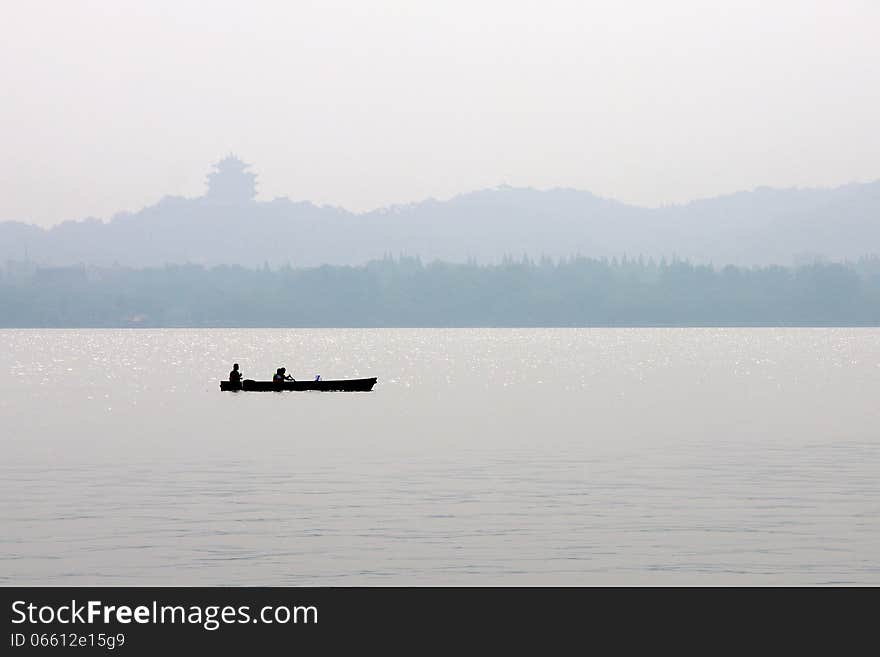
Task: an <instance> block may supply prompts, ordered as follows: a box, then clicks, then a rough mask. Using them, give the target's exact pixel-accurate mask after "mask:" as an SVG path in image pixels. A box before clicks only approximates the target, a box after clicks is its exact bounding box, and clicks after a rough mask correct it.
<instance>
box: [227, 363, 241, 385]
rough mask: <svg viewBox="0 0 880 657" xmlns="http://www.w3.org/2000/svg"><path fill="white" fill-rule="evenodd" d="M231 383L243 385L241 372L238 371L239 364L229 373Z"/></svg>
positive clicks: (234, 365)
mask: <svg viewBox="0 0 880 657" xmlns="http://www.w3.org/2000/svg"><path fill="white" fill-rule="evenodd" d="M229 383H232V384H235V385H238V384H240V383H241V372H239V370H238V363H235V364H233V366H232V371H231V372H230V373H229Z"/></svg>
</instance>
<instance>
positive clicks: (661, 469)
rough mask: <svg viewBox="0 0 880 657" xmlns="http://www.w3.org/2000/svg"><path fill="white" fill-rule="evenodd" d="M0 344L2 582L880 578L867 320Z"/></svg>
mask: <svg viewBox="0 0 880 657" xmlns="http://www.w3.org/2000/svg"><path fill="white" fill-rule="evenodd" d="M0 345H2V348H3V354H4V356H5V358H4V368H5V376H4V377H3V378H2V379H0V420H2V430H0V435H2V437H0V449H2V462H0V475H2V478H0V523H2V528H3V531H2V532H0V563H2V567H0V583H2V584H5V585H11V584H15V585H31V584H40V585H53V584H54V585H65V584H73V585H86V584H95V585H122V584H141V585H162V584H165V585H177V584H190V585H197V584H204V585H211V584H235V585H246V584H251V585H269V584H278V585H361V584H398V585H405V584H480V585H482V584H832V583H857V584H880V477H878V474H880V430H878V427H880V404H878V391H880V329H846V328H840V329H375V330H361V329H357V330H355V329H350V330H349V329H325V330H316V329H312V330H302V329H265V330H262V329H261V330H253V329H247V330H245V329H242V330H236V329H228V330H227V329H223V330H219V329H218V330H203V329H192V330H185V329H181V330H177V329H174V330H172V329H168V330H131V329H127V330H4V331H0ZM233 362H238V363H240V364H241V367H242V370H243V373H244V376H245V377H246V378H255V379H268V378H271V375H272V373H273V372H274V370H275V369H276V368H277V367H279V366H282V365H283V366H286V367H287V369H288V372H289V373H292V374H293V375H294V376H295V377H297V378H314V376H315V375H317V374H321V376H322V377H323V378H324V379H329V378H347V377H364V376H377V377H378V379H379V381H378V384H377V385H376V387H375V389H374V392H372V393H316V392H309V393H228V392H220V390H219V386H218V381H219V380H220V379H223V378H226V375H227V373H228V372H229V370H230V369H231V366H232V363H233Z"/></svg>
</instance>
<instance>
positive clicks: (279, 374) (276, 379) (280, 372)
mask: <svg viewBox="0 0 880 657" xmlns="http://www.w3.org/2000/svg"><path fill="white" fill-rule="evenodd" d="M293 380H294V379H293V377H292V376H290V375H289V374H287V370H286V369H285V368H283V367H279V368H278V369H277V370H276V371H275V376H273V377H272V383H284V382H285V381H293Z"/></svg>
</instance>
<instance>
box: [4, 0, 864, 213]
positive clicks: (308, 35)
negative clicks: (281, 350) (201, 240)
mask: <svg viewBox="0 0 880 657" xmlns="http://www.w3.org/2000/svg"><path fill="white" fill-rule="evenodd" d="M0 4H2V12H0V14H2V20H0V85H2V90H3V95H2V101H0V147H2V151H3V154H2V159H0V220H4V219H20V220H29V221H33V222H36V223H40V224H44V225H48V224H52V223H55V222H57V221H60V220H63V219H70V218H81V217H84V216H88V215H93V216H98V217H109V216H110V215H112V214H113V213H114V212H116V211H118V210H137V209H139V208H140V207H142V206H144V205H146V204H149V203H152V202H154V201H156V200H157V199H158V198H160V197H161V196H163V195H165V194H179V195H184V196H197V195H200V194H201V193H202V192H203V189H204V180H205V174H206V172H207V170H208V168H209V166H210V164H211V163H212V162H214V161H216V160H217V159H219V158H220V157H221V156H222V155H224V154H226V153H227V152H229V151H234V152H236V153H238V154H239V155H241V156H242V157H243V158H244V159H245V160H247V161H249V162H251V163H252V164H253V165H254V168H255V170H256V171H257V172H258V174H259V183H260V186H259V189H260V198H262V199H271V198H274V197H276V196H290V197H292V198H295V199H310V200H314V201H316V202H319V203H330V204H334V205H342V206H345V207H348V208H351V209H355V210H362V209H369V208H373V207H376V206H380V205H385V204H390V203H402V202H408V201H412V200H419V199H423V198H425V197H429V196H435V197H438V198H445V197H448V196H451V195H454V194H456V193H459V192H463V191H468V190H472V189H475V188H481V187H488V186H495V185H498V184H501V183H507V184H511V185H516V186H534V187H555V186H564V187H577V188H582V189H589V190H591V191H593V192H594V193H596V194H599V195H602V196H609V197H614V198H618V199H620V200H624V201H628V202H633V203H638V204H643V205H658V204H663V203H669V202H679V201H684V200H688V199H692V198H695V197H701V196H710V195H714V194H718V193H725V192H730V191H735V190H739V189H749V188H752V187H755V186H758V185H771V186H831V185H838V184H841V183H845V182H849V181H853V180H862V181H865V180H875V179H877V178H880V120H878V117H880V36H878V35H880V2H878V1H877V0H826V1H824V2H817V1H811V0H761V1H750V0H737V1H731V2H712V1H711V0H664V1H662V2H657V1H645V2H642V1H621V0H618V1H614V2H612V1H608V2H588V1H585V0H578V1H572V2H562V1H557V0H540V1H538V2H530V1H529V2H518V1H516V0H491V1H489V0H485V1H481V0H466V1H461V2H459V1H457V0H444V1H442V2H421V1H418V0H400V1H392V0H350V1H349V0H346V1H341V0H340V1H334V0H320V1H315V2H295V1H278V2H268V1H267V2H257V1H255V0H248V1H247V2H245V1H241V2H220V1H217V0H211V1H207V0H206V1H194V0H193V1H187V0H174V1H171V2H165V1H159V0H149V1H145V0H136V1H128V0H107V1H95V2H82V1H77V0H58V1H57V2H41V1H36V0H28V1H27V2H15V1H13V0H0Z"/></svg>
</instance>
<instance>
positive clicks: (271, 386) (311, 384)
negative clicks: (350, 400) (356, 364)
mask: <svg viewBox="0 0 880 657" xmlns="http://www.w3.org/2000/svg"><path fill="white" fill-rule="evenodd" d="M374 385H376V377H372V378H369V379H345V380H341V381H285V382H284V383H274V382H272V381H253V380H251V379H245V380H244V381H242V382H241V383H230V382H229V381H221V382H220V390H228V391H238V390H242V391H244V392H283V391H285V390H290V391H299V392H303V391H306V390H318V391H321V392H370V391H371V390H372V389H373V386H374Z"/></svg>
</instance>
